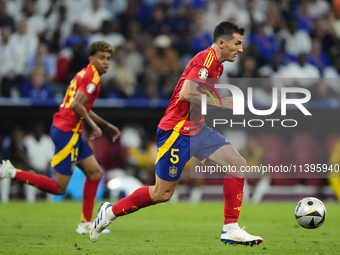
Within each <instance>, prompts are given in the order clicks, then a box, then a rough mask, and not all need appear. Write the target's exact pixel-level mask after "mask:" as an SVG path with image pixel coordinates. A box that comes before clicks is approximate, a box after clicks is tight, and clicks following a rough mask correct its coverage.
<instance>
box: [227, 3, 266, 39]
mask: <svg viewBox="0 0 340 255" xmlns="http://www.w3.org/2000/svg"><path fill="white" fill-rule="evenodd" d="M259 2H260V1H256V0H247V1H244V4H245V6H244V7H243V8H239V9H238V10H237V11H236V12H235V13H234V15H235V16H234V18H235V20H236V21H235V22H236V24H238V25H239V26H241V27H244V28H245V29H246V31H247V32H248V36H249V34H250V33H253V32H254V25H255V24H257V23H262V22H263V21H265V18H266V17H265V15H264V12H263V11H261V10H260V9H259Z"/></svg>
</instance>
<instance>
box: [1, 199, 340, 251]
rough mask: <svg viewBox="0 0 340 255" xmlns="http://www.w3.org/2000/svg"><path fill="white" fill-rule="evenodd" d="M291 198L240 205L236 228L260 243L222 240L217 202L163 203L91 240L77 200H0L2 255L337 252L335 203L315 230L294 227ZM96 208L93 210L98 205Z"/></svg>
mask: <svg viewBox="0 0 340 255" xmlns="http://www.w3.org/2000/svg"><path fill="white" fill-rule="evenodd" d="M296 203H297V201H296V202H263V203H260V204H256V205H253V204H245V205H243V206H242V211H241V216H240V219H239V221H240V226H241V227H242V226H243V225H245V226H246V227H247V229H246V230H247V231H248V232H249V233H251V234H254V235H259V236H261V237H262V238H263V239H264V242H263V243H262V244H260V245H259V246H254V247H250V246H232V245H224V244H223V243H222V242H221V241H220V239H219V238H220V231H221V228H222V224H223V203H222V201H221V202H202V203H199V204H188V203H178V204H174V203H167V204H161V205H157V206H152V207H149V208H145V209H142V210H140V211H139V212H137V213H134V214H131V215H127V216H124V217H121V218H119V219H117V220H116V221H114V222H113V223H112V224H111V225H110V227H109V229H110V230H111V231H112V233H111V234H103V235H102V236H101V237H100V239H99V240H98V242H97V243H92V242H91V241H90V240H89V238H88V235H79V234H76V233H75V229H76V226H77V224H78V220H79V218H80V217H79V216H80V208H81V203H80V202H72V201H66V202H63V203H48V202H37V203H35V204H27V203H26V202H23V201H20V202H17V201H15V202H10V203H8V204H0V255H3V254H4V255H7V254H34V255H37V254H44V255H46V254H68V255H69V254H327V255H328V254H339V253H340V242H339V240H340V235H339V234H340V217H339V212H340V204H338V203H335V202H326V203H325V205H326V208H327V212H328V215H327V218H326V221H325V223H324V224H323V225H322V226H321V227H320V228H318V229H313V230H308V229H303V228H301V227H300V226H298V224H297V222H296V221H295V217H294V209H295V206H296ZM96 208H98V206H97V204H96Z"/></svg>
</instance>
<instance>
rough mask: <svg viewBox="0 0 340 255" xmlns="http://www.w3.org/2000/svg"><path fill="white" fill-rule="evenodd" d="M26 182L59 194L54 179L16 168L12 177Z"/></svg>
mask: <svg viewBox="0 0 340 255" xmlns="http://www.w3.org/2000/svg"><path fill="white" fill-rule="evenodd" d="M14 178H15V179H17V180H19V181H22V182H24V183H26V184H29V185H32V186H35V187H37V188H38V189H41V190H43V191H46V192H48V193H51V194H56V195H58V194H59V191H58V190H59V189H58V184H57V182H56V181H55V180H53V179H51V178H48V177H47V176H45V175H40V174H33V173H30V172H26V171H21V170H17V173H16V175H15V177H14Z"/></svg>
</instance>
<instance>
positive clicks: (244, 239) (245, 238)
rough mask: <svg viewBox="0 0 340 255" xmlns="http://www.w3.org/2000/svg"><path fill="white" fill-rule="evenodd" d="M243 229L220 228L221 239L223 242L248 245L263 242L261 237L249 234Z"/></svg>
mask: <svg viewBox="0 0 340 255" xmlns="http://www.w3.org/2000/svg"><path fill="white" fill-rule="evenodd" d="M244 229H245V227H242V228H238V229H236V230H229V231H225V230H222V235H221V241H222V242H223V243H224V244H227V243H229V244H242V245H250V246H253V245H255V244H257V245H259V244H260V243H262V242H263V239H262V238H261V237H259V236H253V235H250V234H248V233H247V232H246V231H245V230H244Z"/></svg>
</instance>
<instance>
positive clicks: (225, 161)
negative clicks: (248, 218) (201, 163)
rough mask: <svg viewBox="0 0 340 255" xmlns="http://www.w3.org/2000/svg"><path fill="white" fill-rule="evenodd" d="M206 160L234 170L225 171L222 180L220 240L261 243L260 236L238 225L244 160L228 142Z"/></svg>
mask: <svg viewBox="0 0 340 255" xmlns="http://www.w3.org/2000/svg"><path fill="white" fill-rule="evenodd" d="M207 160H208V162H209V163H212V164H218V165H220V166H229V165H230V166H231V167H232V168H233V169H234V170H235V172H234V171H231V172H230V173H227V174H226V176H225V178H224V181H223V195H224V226H223V230H222V235H221V241H223V242H224V243H235V244H244V245H251V246H252V245H254V244H259V243H261V242H262V241H263V239H262V238H261V237H259V236H253V235H250V234H248V233H247V232H246V231H244V229H242V228H240V227H239V225H238V218H239V215H240V211H241V205H242V199H243V187H244V180H245V174H244V172H242V168H244V167H245V166H246V165H247V162H246V160H245V159H244V158H243V157H242V156H241V155H240V154H239V153H238V152H237V151H236V150H235V149H234V147H233V146H232V145H230V144H228V145H224V146H222V147H220V148H218V149H217V150H216V151H214V152H213V153H211V154H210V155H209V156H208V158H207Z"/></svg>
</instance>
